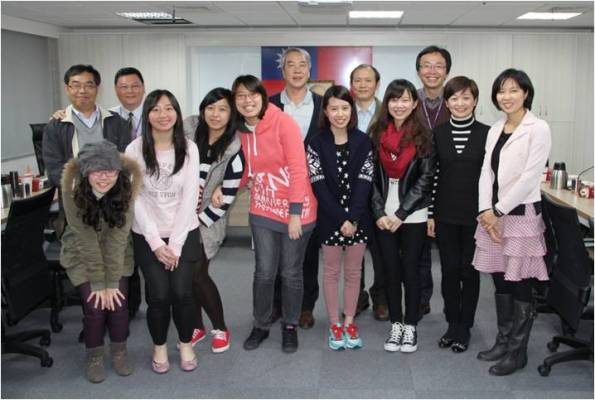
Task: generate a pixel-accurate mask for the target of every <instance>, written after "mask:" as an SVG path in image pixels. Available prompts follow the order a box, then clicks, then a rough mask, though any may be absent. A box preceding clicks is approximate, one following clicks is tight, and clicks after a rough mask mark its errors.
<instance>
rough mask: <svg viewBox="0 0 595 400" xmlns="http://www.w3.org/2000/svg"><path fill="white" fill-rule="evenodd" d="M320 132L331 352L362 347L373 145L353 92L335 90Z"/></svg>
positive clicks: (314, 151) (312, 154) (315, 168)
mask: <svg viewBox="0 0 595 400" xmlns="http://www.w3.org/2000/svg"><path fill="white" fill-rule="evenodd" d="M322 110H323V113H321V114H320V128H321V132H320V133H319V134H318V135H317V136H315V137H314V138H312V140H311V141H310V144H309V145H308V166H309V168H310V180H311V182H312V189H313V190H314V194H315V195H316V199H317V200H318V204H319V208H318V219H317V225H318V226H317V228H318V231H319V233H320V235H319V241H320V244H321V245H322V254H323V257H324V275H323V276H324V278H323V286H324V298H325V301H326V309H327V312H328V319H329V338H328V346H329V348H330V349H331V350H341V349H344V348H349V349H355V348H359V347H362V346H363V341H362V339H361V337H360V335H359V329H358V327H357V325H356V324H355V322H354V320H353V319H354V317H355V310H356V306H357V299H358V294H359V281H360V276H361V262H362V259H363V258H364V252H365V251H366V243H368V240H369V238H370V236H371V230H372V216H371V214H370V206H369V204H370V191H371V189H372V179H373V176H374V156H373V152H372V141H371V140H370V139H369V138H368V136H367V135H366V134H365V133H363V132H362V131H360V130H358V129H357V111H356V109H355V102H354V101H353V98H352V97H351V94H350V93H349V90H348V89H347V88H345V87H343V86H331V87H330V88H329V89H328V90H327V91H326V93H325V94H324V97H323V99H322ZM341 258H343V269H344V271H343V277H344V285H343V299H344V300H343V308H344V310H345V320H344V321H343V324H341V323H340V322H339V299H338V297H339V293H338V292H339V276H340V275H341Z"/></svg>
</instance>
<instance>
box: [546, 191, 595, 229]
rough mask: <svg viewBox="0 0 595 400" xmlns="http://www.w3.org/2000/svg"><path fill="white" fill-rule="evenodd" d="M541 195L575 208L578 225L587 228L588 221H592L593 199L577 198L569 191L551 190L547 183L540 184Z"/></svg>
mask: <svg viewBox="0 0 595 400" xmlns="http://www.w3.org/2000/svg"><path fill="white" fill-rule="evenodd" d="M541 193H545V194H547V195H549V196H550V197H551V198H553V199H554V200H556V201H557V202H559V203H561V204H564V205H567V206H569V207H573V208H575V209H576V213H577V214H578V218H579V221H580V223H581V224H583V225H586V226H589V220H592V219H593V204H594V202H593V199H587V198H584V197H579V196H578V195H576V194H575V193H574V192H573V191H571V190H566V189H552V188H550V183H549V182H543V183H542V184H541Z"/></svg>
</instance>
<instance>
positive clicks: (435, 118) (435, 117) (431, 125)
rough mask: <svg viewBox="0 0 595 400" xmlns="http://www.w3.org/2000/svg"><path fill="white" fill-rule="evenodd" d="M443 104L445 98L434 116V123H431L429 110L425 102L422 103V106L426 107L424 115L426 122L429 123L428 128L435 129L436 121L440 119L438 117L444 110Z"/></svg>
mask: <svg viewBox="0 0 595 400" xmlns="http://www.w3.org/2000/svg"><path fill="white" fill-rule="evenodd" d="M442 103H444V98H442V99H441V100H440V105H439V106H438V111H437V112H436V115H435V116H434V122H433V123H430V115H429V114H428V109H427V108H426V102H425V101H422V102H421V105H422V106H424V114H425V115H426V121H428V127H429V128H430V129H434V125H435V124H436V120H437V119H438V116H439V115H440V111H441V110H442Z"/></svg>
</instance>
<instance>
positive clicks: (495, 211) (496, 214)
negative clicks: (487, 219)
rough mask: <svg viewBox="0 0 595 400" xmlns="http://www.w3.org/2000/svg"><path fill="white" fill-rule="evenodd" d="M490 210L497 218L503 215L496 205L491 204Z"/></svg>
mask: <svg viewBox="0 0 595 400" xmlns="http://www.w3.org/2000/svg"><path fill="white" fill-rule="evenodd" d="M492 211H493V212H494V215H495V216H496V217H498V218H500V217H501V216H503V215H504V214H503V213H502V212H501V211H500V210H498V209H497V208H496V206H493V207H492Z"/></svg>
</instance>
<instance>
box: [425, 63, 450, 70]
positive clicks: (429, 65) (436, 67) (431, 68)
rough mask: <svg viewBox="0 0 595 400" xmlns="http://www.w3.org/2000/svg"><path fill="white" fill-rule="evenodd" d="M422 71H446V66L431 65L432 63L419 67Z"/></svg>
mask: <svg viewBox="0 0 595 400" xmlns="http://www.w3.org/2000/svg"><path fill="white" fill-rule="evenodd" d="M419 68H420V69H423V70H425V71H430V70H435V71H444V70H445V69H446V65H444V64H430V63H423V64H421V65H420V66H419Z"/></svg>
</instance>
